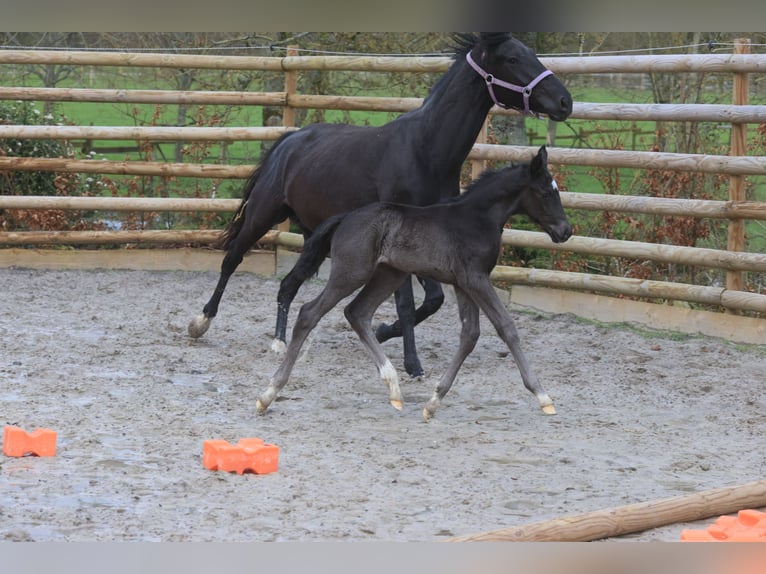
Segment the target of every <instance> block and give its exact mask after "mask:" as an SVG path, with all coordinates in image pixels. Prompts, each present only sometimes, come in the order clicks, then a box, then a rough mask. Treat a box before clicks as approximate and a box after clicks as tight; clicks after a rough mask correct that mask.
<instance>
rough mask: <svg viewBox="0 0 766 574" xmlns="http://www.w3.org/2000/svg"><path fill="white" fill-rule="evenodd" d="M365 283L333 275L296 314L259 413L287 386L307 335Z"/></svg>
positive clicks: (261, 400)
mask: <svg viewBox="0 0 766 574" xmlns="http://www.w3.org/2000/svg"><path fill="white" fill-rule="evenodd" d="M363 283H364V281H353V282H346V281H345V278H344V277H343V274H342V273H341V274H339V275H336V276H335V278H333V277H332V276H331V277H330V279H329V280H328V283H327V285H326V286H325V288H324V289H323V290H322V292H321V293H320V294H319V296H318V297H317V298H316V299H313V300H312V301H309V302H308V303H306V304H305V305H303V306H302V307H301V310H300V311H299V312H298V318H297V319H296V321H295V325H294V326H293V332H292V337H291V339H290V344H289V345H288V346H287V351H286V353H285V358H284V359H283V360H282V364H281V365H280V366H279V368H278V369H277V371H276V372H275V373H274V375H273V376H272V377H271V381H270V382H269V386H268V388H267V389H266V390H265V391H264V392H263V394H261V396H260V397H259V398H258V400H257V402H256V408H257V410H258V413H259V414H262V413H263V412H265V411H266V409H268V408H269V405H271V403H272V402H273V401H274V399H275V398H276V397H277V395H278V394H279V392H280V391H281V390H282V388H283V387H284V386H285V384H286V383H287V380H288V378H289V377H290V373H291V372H292V370H293V366H295V361H296V360H297V359H298V354H299V353H300V350H301V347H302V346H303V343H304V342H305V341H306V337H308V335H309V333H311V331H312V330H313V329H314V327H316V325H317V323H318V322H319V320H320V319H321V318H322V317H324V316H325V315H326V314H327V312H328V311H330V309H332V308H333V307H335V305H336V304H337V303H338V301H340V300H341V299H343V298H344V297H346V296H348V295H350V294H351V293H353V292H354V291H355V290H356V289H358V288H359V287H360V286H361V285H362V284H363Z"/></svg>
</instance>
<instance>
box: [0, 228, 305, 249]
mask: <svg viewBox="0 0 766 574" xmlns="http://www.w3.org/2000/svg"><path fill="white" fill-rule="evenodd" d="M220 236H221V232H220V231H216V230H211V229H185V230H178V231H170V230H164V229H160V230H154V229H151V230H123V231H4V232H0V245H48V244H50V245H122V244H129V243H139V244H178V243H184V244H185V243H196V244H203V245H204V244H213V243H216V242H217V241H218V239H219V238H220ZM258 243H259V244H264V243H265V244H268V243H271V244H277V245H283V246H285V247H302V246H303V236H302V235H301V234H300V233H290V232H288V231H278V230H276V229H272V230H270V231H268V232H267V233H266V234H265V235H264V236H263V237H262V238H261V239H260V240H258Z"/></svg>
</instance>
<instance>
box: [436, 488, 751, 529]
mask: <svg viewBox="0 0 766 574" xmlns="http://www.w3.org/2000/svg"><path fill="white" fill-rule="evenodd" d="M765 506H766V480H758V481H756V482H750V483H748V484H743V485H740V486H733V487H727V488H718V489H715V490H708V491H704V492H698V493H695V494H689V495H685V496H677V497H674V498H666V499H663V500H656V501H653V502H641V503H638V504H629V505H627V506H618V507H616V508H611V509H608V510H597V511H595V512H588V513H586V514H580V515H578V516H571V517H565V518H554V519H553V520H544V521H542V522H534V523H532V524H527V525H522V526H515V527H511V528H505V529H502V530H493V531H490V532H483V533H479V534H470V535H467V536H460V537H457V538H451V539H450V540H449V542H588V541H591V540H600V539H602V538H609V537H612V536H622V535H624V534H630V533H633V532H643V531H644V530H649V529H651V528H658V527H660V526H666V525H668V524H678V523H683V522H694V521H697V520H704V519H706V518H711V517H713V516H715V517H718V516H720V515H723V514H732V513H735V512H738V511H740V510H745V509H751V508H762V507H765ZM679 536H680V533H679ZM679 539H680V538H679Z"/></svg>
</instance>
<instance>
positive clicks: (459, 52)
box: [452, 32, 511, 59]
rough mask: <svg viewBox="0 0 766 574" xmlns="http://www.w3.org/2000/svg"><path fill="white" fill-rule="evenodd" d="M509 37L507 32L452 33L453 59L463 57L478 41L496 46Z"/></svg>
mask: <svg viewBox="0 0 766 574" xmlns="http://www.w3.org/2000/svg"><path fill="white" fill-rule="evenodd" d="M510 39H511V34H510V33H509V32H482V34H481V35H479V34H474V33H473V32H468V33H457V34H453V35H452V42H453V50H454V51H455V59H457V58H464V57H465V55H466V54H467V53H468V52H469V51H470V50H471V49H472V48H473V47H474V46H475V45H476V44H478V43H479V42H483V43H485V44H487V45H488V46H497V45H498V44H501V43H503V42H505V41H506V40H510Z"/></svg>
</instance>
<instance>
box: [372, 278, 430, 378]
mask: <svg viewBox="0 0 766 574" xmlns="http://www.w3.org/2000/svg"><path fill="white" fill-rule="evenodd" d="M396 313H397V315H398V316H399V319H398V320H397V321H396V322H395V323H394V325H396V326H397V328H396V334H394V335H388V334H387V332H386V331H387V329H389V327H387V326H386V325H380V326H379V327H378V329H377V333H376V338H377V340H378V341H379V342H383V341H386V340H387V339H389V338H390V337H393V336H401V337H402V346H403V347H404V370H405V371H407V373H408V374H409V375H410V376H411V377H422V376H423V367H422V366H421V364H420V359H419V358H418V351H417V348H416V346H415V324H416V319H417V317H416V311H415V296H414V295H413V293H412V281H411V279H410V277H409V276H407V277H406V280H405V281H403V282H402V284H401V285H400V286H399V288H398V289H397V290H396Z"/></svg>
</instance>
